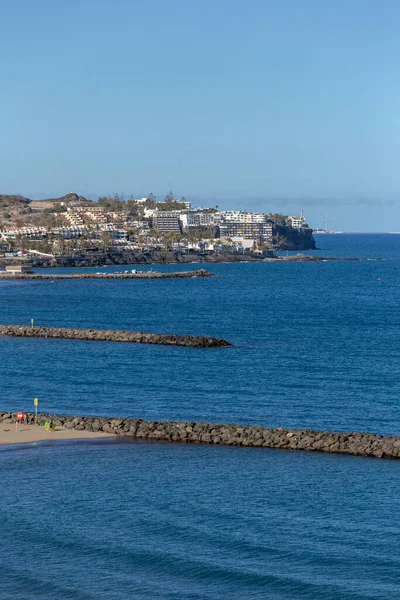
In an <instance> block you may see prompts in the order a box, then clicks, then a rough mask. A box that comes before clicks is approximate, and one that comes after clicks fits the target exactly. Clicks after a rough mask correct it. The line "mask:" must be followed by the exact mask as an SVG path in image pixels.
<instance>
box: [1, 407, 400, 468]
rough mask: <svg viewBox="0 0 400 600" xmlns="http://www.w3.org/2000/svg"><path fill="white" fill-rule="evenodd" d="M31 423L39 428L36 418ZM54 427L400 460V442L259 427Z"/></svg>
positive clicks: (61, 423) (118, 422) (106, 421)
mask: <svg viewBox="0 0 400 600" xmlns="http://www.w3.org/2000/svg"><path fill="white" fill-rule="evenodd" d="M27 416H28V423H34V419H35V416H34V414H32V413H30V414H28V415H27ZM46 421H50V422H51V423H53V424H54V425H55V426H56V427H64V428H66V429H75V430H77V431H83V430H86V431H92V432H98V431H105V432H107V433H111V434H115V435H117V436H123V437H127V438H137V439H144V440H150V441H165V442H182V443H189V444H217V445H223V446H243V447H249V448H279V449H285V450H307V451H312V452H328V453H331V454H350V455H353V456H370V457H375V458H400V436H393V435H385V436H384V435H377V434H374V433H358V432H354V431H350V432H346V433H332V432H330V431H313V430H311V429H284V428H283V427H275V428H267V427H261V426H259V425H251V426H250V425H231V424H214V423H199V422H197V423H196V422H193V421H143V420H142V419H125V418H114V419H113V418H109V417H85V416H77V417H72V416H60V415H52V414H39V415H38V420H37V423H38V424H39V425H44V423H45V422H46ZM0 422H3V423H4V422H5V423H13V422H15V415H14V417H13V415H12V414H11V413H10V412H2V413H1V412H0Z"/></svg>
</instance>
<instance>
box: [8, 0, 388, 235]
mask: <svg viewBox="0 0 400 600" xmlns="http://www.w3.org/2000/svg"><path fill="white" fill-rule="evenodd" d="M1 24H2V35H1V38H0V56H1V59H0V65H1V69H0V74H1V93H0V192H2V193H21V194H24V195H27V196H30V197H32V196H36V197H40V196H42V195H54V194H57V195H58V194H60V195H61V194H63V193H66V192H68V191H77V192H78V193H82V194H90V195H92V194H107V193H112V192H121V191H122V192H124V193H125V194H127V195H129V194H131V193H133V194H134V195H137V194H139V195H142V194H146V193H150V192H154V193H155V194H156V195H157V196H159V197H162V196H163V195H165V193H166V192H168V190H169V189H172V190H173V191H174V192H175V193H176V194H177V195H185V196H186V197H187V198H188V199H192V200H194V201H196V202H198V203H202V204H204V203H207V202H209V203H212V204H215V203H218V204H219V205H220V206H221V207H228V206H229V207H231V206H232V207H243V208H246V209H248V210H265V211H268V212H269V211H274V212H275V211H282V212H285V213H288V212H289V213H295V212H299V210H300V208H304V210H305V213H306V216H307V218H308V220H309V222H310V223H311V225H313V226H322V224H323V218H324V216H326V217H327V218H329V219H330V220H331V227H332V228H335V229H345V230H358V231H389V230H393V229H394V230H397V229H400V203H399V201H398V198H399V197H400V169H399V164H398V163H399V161H398V157H399V135H398V133H399V87H400V84H399V78H398V57H399V50H400V41H399V35H398V31H399V27H400V3H399V2H398V1H397V0H384V1H382V0H336V1H335V2H327V1H323V0H302V1H301V2H300V1H299V0H279V2H278V0H274V1H269V0H247V1H246V2H245V1H238V0H201V2H191V1H190V0H113V1H112V2H111V0H79V1H78V0H69V1H68V2H66V1H65V2H63V1H60V0H58V1H55V0H35V2H32V0H14V1H13V2H12V3H11V2H7V3H2V15H1Z"/></svg>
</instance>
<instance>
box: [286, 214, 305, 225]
mask: <svg viewBox="0 0 400 600" xmlns="http://www.w3.org/2000/svg"><path fill="white" fill-rule="evenodd" d="M288 220H289V223H290V225H291V226H292V227H294V228H296V229H302V228H303V227H307V222H306V218H305V216H304V214H303V211H301V215H300V216H299V217H288Z"/></svg>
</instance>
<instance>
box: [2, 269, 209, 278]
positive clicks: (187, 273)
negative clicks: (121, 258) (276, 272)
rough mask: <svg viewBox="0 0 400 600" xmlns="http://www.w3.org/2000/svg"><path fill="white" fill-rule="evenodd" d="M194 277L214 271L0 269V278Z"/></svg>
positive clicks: (207, 274)
mask: <svg viewBox="0 0 400 600" xmlns="http://www.w3.org/2000/svg"><path fill="white" fill-rule="evenodd" d="M195 277H214V273H210V271H206V270H205V269H197V270H196V271H180V272H178V273H159V272H156V271H143V272H140V273H68V274H67V275H60V274H52V275H47V274H42V273H24V274H18V273H16V274H15V273H9V272H6V271H0V279H35V280H37V279H51V280H54V279H188V278H195Z"/></svg>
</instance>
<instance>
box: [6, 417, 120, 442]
mask: <svg viewBox="0 0 400 600" xmlns="http://www.w3.org/2000/svg"><path fill="white" fill-rule="evenodd" d="M112 437H115V436H114V435H113V434H111V433H106V432H105V431H98V432H93V431H88V430H83V431H78V430H76V429H66V428H64V427H62V426H58V427H57V428H56V429H53V430H49V431H47V430H46V429H45V428H44V426H43V425H42V426H40V425H34V424H33V423H29V424H27V425H25V424H22V425H20V426H19V429H18V431H16V430H15V419H12V420H11V419H6V420H5V421H3V422H2V423H0V446H12V445H17V444H32V443H35V442H46V441H52V442H54V441H60V440H63V441H66V440H93V439H98V438H112Z"/></svg>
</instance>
